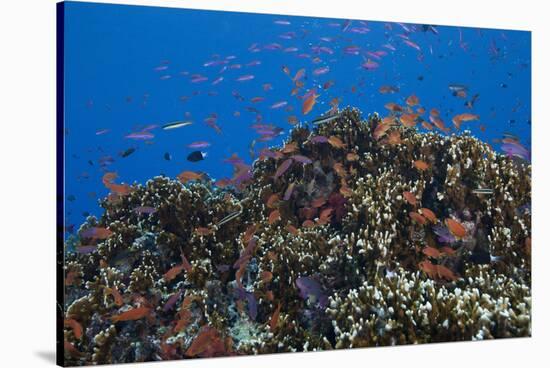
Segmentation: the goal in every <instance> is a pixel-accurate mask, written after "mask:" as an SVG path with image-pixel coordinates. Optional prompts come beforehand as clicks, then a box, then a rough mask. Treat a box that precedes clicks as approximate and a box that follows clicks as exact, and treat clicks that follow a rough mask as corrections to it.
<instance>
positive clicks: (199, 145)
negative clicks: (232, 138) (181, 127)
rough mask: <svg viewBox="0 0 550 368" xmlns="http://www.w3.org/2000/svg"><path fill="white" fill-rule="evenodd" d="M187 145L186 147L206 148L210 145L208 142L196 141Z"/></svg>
mask: <svg viewBox="0 0 550 368" xmlns="http://www.w3.org/2000/svg"><path fill="white" fill-rule="evenodd" d="M187 147H188V148H206V147H210V142H206V141H197V142H193V143H190V144H188V145H187Z"/></svg>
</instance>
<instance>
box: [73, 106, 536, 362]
mask: <svg viewBox="0 0 550 368" xmlns="http://www.w3.org/2000/svg"><path fill="white" fill-rule="evenodd" d="M380 124H381V119H380V117H379V116H378V115H377V114H374V115H372V116H370V117H369V119H368V120H366V121H364V120H361V117H360V113H359V111H358V110H357V109H350V108H348V109H345V110H343V111H341V112H340V113H339V114H338V116H337V117H335V118H334V119H331V120H330V121H328V122H326V123H324V124H321V125H318V126H316V127H315V128H314V129H313V130H310V128H309V127H308V126H307V125H303V126H296V127H295V128H294V129H293V130H292V132H291V134H290V137H289V139H288V142H286V148H284V149H279V148H271V149H270V150H268V151H266V152H264V154H263V155H262V157H261V159H259V160H257V161H256V162H255V163H254V165H253V170H252V173H251V175H252V177H253V180H252V181H250V183H249V184H248V185H245V184H243V183H241V184H239V186H238V188H231V187H226V188H224V189H221V188H218V187H215V186H214V185H213V184H212V183H211V182H210V181H208V180H206V179H204V178H202V179H198V180H197V181H195V182H187V183H185V184H182V183H181V182H180V181H179V180H175V179H170V178H167V177H155V178H153V179H151V180H149V181H148V182H147V183H145V184H144V185H134V186H133V187H132V188H131V190H128V191H127V192H128V193H127V194H125V195H119V196H118V197H117V199H116V200H112V198H111V200H110V199H109V198H107V199H105V200H104V201H102V206H103V208H104V213H103V215H102V216H101V218H99V219H96V218H93V217H90V218H88V220H87V222H86V223H85V224H83V226H82V227H81V229H80V230H79V234H81V236H80V243H79V244H76V247H75V239H72V240H71V241H70V242H68V243H67V245H66V248H67V254H66V264H65V291H66V299H65V305H64V313H65V316H64V317H65V319H67V320H71V322H70V323H67V324H66V327H65V346H66V350H67V353H66V363H67V364H71V365H86V364H101V363H123V362H131V361H150V360H164V359H182V358H193V357H200V356H220V355H233V354H259V353H273V352H290V351H306V350H307V351H309V350H327V349H334V348H349V347H361V346H382V345H396V344H409V343H424V342H435V341H458V340H472V339H489V338H498V337H512V336H514V337H517V336H529V335H530V333H531V323H530V321H531V320H530V318H531V317H530V316H531V291H530V283H531V271H530V264H531V263H530V244H531V218H530V212H529V211H528V210H525V208H527V207H526V206H528V205H529V204H530V201H531V182H530V172H531V166H530V164H528V163H526V162H521V161H519V160H512V159H510V158H507V157H505V156H503V155H499V154H497V153H495V152H494V151H493V150H492V149H491V148H490V147H489V146H488V145H487V144H484V143H483V142H481V141H479V140H477V139H476V138H474V137H472V136H471V135H469V134H468V133H464V134H462V135H459V136H458V135H451V136H442V135H439V134H437V133H428V134H422V133H419V132H418V131H416V130H415V129H413V128H407V127H403V126H400V127H396V126H391V127H388V128H387V129H386V130H387V134H388V135H390V134H392V137H393V136H397V133H394V132H398V134H399V139H391V140H386V139H379V137H378V136H377V138H375V134H374V133H375V130H376V129H377V127H378V126H380ZM378 132H380V129H379V130H378ZM288 160H290V161H288ZM284 162H289V163H288V164H284V167H283V168H284V170H282V169H280V168H281V165H283V163H284ZM287 166H288V167H287ZM477 188H490V189H492V192H491V193H492V194H490V195H480V194H476V192H475V191H473V190H474V189H477ZM404 193H412V194H414V198H415V200H414V201H411V200H410V198H409V200H407V199H406V198H404ZM409 197H410V196H409ZM139 207H141V208H144V207H146V208H154V209H155V210H154V211H148V212H147V213H143V212H141V211H135V208H139ZM274 211H277V212H274ZM273 213H275V214H276V216H275V215H273ZM411 214H413V215H411ZM445 219H452V221H447V222H445ZM449 224H452V226H451V227H449ZM91 228H94V229H93V230H89V229H91ZM98 229H104V230H101V231H100V230H98ZM92 233H93V234H92ZM89 234H92V235H93V236H94V238H93V239H89V238H88V239H86V236H90V235H89ZM97 234H99V235H97ZM76 243H78V240H76ZM526 244H529V246H527V245H526ZM83 246H85V247H86V248H81V251H76V252H75V251H74V249H75V248H76V249H80V248H79V247H83ZM83 250H86V251H85V252H84V251H83ZM327 295H328V296H329V297H328V300H327V299H326V296H327ZM327 304H328V305H327ZM132 310H137V311H138V312H139V314H138V312H132V313H129V314H125V315H124V316H125V317H124V318H122V317H116V318H114V317H115V316H121V315H122V314H123V313H128V312H129V311H132ZM76 323H78V325H77V324H76ZM75 326H81V328H82V331H83V333H82V336H80V334H78V333H76V334H75V328H77V327H75ZM77 331H79V330H78V328H77ZM76 335H78V336H79V338H78V337H77V336H76Z"/></svg>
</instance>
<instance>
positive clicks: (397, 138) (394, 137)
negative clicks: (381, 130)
mask: <svg viewBox="0 0 550 368" xmlns="http://www.w3.org/2000/svg"><path fill="white" fill-rule="evenodd" d="M386 143H388V144H389V145H392V146H396V145H398V144H401V143H403V140H402V139H401V133H400V132H399V130H394V131H393V132H391V133H390V135H388V138H387V140H386Z"/></svg>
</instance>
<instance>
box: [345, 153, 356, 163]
mask: <svg viewBox="0 0 550 368" xmlns="http://www.w3.org/2000/svg"><path fill="white" fill-rule="evenodd" d="M346 160H348V161H352V162H353V161H357V160H359V155H358V154H357V153H355V152H350V153H348V154H347V155H346Z"/></svg>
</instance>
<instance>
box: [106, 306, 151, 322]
mask: <svg viewBox="0 0 550 368" xmlns="http://www.w3.org/2000/svg"><path fill="white" fill-rule="evenodd" d="M150 312H151V308H147V307H138V308H133V309H130V310H128V311H126V312H123V313H120V314H118V315H115V316H113V317H111V321H112V322H113V323H117V322H122V321H135V320H138V319H142V318H145V317H147V316H148V315H149V314H150Z"/></svg>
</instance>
